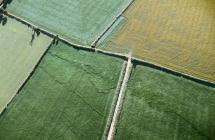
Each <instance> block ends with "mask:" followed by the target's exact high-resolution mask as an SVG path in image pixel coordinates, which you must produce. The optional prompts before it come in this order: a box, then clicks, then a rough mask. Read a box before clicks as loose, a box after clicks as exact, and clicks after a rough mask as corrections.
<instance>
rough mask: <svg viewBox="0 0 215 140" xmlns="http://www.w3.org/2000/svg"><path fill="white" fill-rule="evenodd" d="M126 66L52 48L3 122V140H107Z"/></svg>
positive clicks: (89, 54) (90, 54) (65, 48)
mask: <svg viewBox="0 0 215 140" xmlns="http://www.w3.org/2000/svg"><path fill="white" fill-rule="evenodd" d="M122 64H123V60H121V59H118V58H114V57H109V56H106V55H102V54H97V53H95V52H87V51H83V50H78V49H74V48H72V47H69V46H67V45H65V44H63V43H61V42H60V43H59V44H58V45H57V46H52V47H51V48H50V49H49V50H48V52H47V54H46V55H45V57H44V58H43V59H42V61H41V63H40V64H39V66H38V67H37V69H36V71H35V72H34V74H33V75H32V77H31V78H30V80H29V81H28V82H27V84H26V85H25V86H24V88H23V89H22V90H21V92H20V94H19V95H18V96H16V97H15V98H14V100H13V102H12V103H11V104H10V105H9V107H8V109H7V110H6V111H5V112H4V114H3V115H2V116H1V117H0V130H1V131H0V139H1V140H13V139H14V140H23V139H28V140H42V139H43V140H45V139H46V140H48V139H50V140H53V139H57V140H71V139H72V140H76V139H77V140H90V139H92V140H97V139H101V137H102V135H103V133H104V129H105V127H106V121H107V118H108V116H109V112H110V108H111V103H112V100H113V97H114V94H115V90H116V87H117V83H118V79H119V75H120V71H121V68H122Z"/></svg>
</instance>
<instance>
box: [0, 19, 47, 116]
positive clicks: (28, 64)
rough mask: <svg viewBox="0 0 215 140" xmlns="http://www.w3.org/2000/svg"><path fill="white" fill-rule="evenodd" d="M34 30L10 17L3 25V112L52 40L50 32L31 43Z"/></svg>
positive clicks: (0, 103) (0, 34)
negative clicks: (48, 34) (48, 35)
mask: <svg viewBox="0 0 215 140" xmlns="http://www.w3.org/2000/svg"><path fill="white" fill-rule="evenodd" d="M31 36H32V30H31V29H30V28H28V27H27V26H25V25H23V24H21V23H19V22H17V21H15V20H13V19H9V18H8V21H7V24H6V25H5V26H2V25H0V56H1V57H0V112H2V110H3V109H4V108H5V107H6V105H7V104H8V103H9V102H10V100H11V99H12V98H13V97H14V95H15V94H16V93H17V90H18V89H19V88H20V86H21V85H22V84H23V82H24V81H25V79H26V78H27V77H28V76H29V74H30V72H31V71H32V70H33V68H34V66H35V65H36V63H37V62H38V60H39V59H40V57H41V56H42V54H43V52H44V51H45V50H46V49H47V47H48V46H49V44H50V43H51V39H50V38H49V37H47V36H44V35H42V34H41V35H40V36H39V37H36V38H35V40H34V41H33V44H32V45H30V41H31Z"/></svg>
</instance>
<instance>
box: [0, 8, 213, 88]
mask: <svg viewBox="0 0 215 140" xmlns="http://www.w3.org/2000/svg"><path fill="white" fill-rule="evenodd" d="M0 10H1V11H3V12H2V13H3V14H4V15H5V16H8V17H10V18H12V19H16V20H17V21H19V22H21V23H23V24H25V25H27V26H28V27H30V28H32V29H34V28H35V29H38V30H39V31H40V32H41V33H43V34H45V35H47V36H49V37H51V38H54V39H56V38H57V39H58V40H60V41H62V42H63V43H65V44H67V45H69V46H71V47H73V48H77V49H82V50H86V51H90V52H98V53H101V54H105V55H109V56H113V57H117V58H121V59H124V60H127V59H128V56H127V55H126V54H123V53H116V52H112V51H105V50H102V49H99V48H93V47H90V46H83V45H78V44H74V43H72V42H70V41H68V40H66V39H64V38H62V37H58V35H57V34H54V33H52V32H49V31H47V30H45V29H41V28H39V27H38V26H36V25H34V24H33V23H31V22H29V21H26V20H24V19H22V18H20V17H18V16H15V15H13V14H11V13H8V12H7V11H5V10H4V9H2V8H0ZM131 60H132V61H133V62H136V63H137V64H141V65H145V66H148V67H151V68H154V69H157V70H162V71H164V72H166V73H169V74H172V75H175V76H178V77H183V78H185V79H188V80H191V81H194V82H196V83H199V84H202V85H205V86H209V87H214V88H215V83H214V82H211V81H208V80H206V79H202V78H198V77H195V76H192V75H189V74H185V73H183V72H179V71H177V70H173V69H171V68H167V67H165V66H162V65H159V64H155V63H153V62H150V61H146V60H143V59H139V58H136V57H133V56H131Z"/></svg>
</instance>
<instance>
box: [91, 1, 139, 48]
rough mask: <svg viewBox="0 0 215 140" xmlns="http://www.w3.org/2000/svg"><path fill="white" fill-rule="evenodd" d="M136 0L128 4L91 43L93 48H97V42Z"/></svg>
mask: <svg viewBox="0 0 215 140" xmlns="http://www.w3.org/2000/svg"><path fill="white" fill-rule="evenodd" d="M134 1H135V0H131V1H130V2H129V3H128V5H126V6H125V9H123V10H122V11H121V12H120V13H119V14H118V15H117V16H116V17H115V19H114V20H113V22H112V23H110V24H109V25H108V26H107V27H106V28H105V29H104V31H103V32H102V33H101V34H100V35H98V37H97V38H96V40H95V41H94V42H93V43H92V44H91V47H92V48H95V47H96V45H97V43H98V42H99V40H100V39H101V38H102V37H103V36H104V35H105V34H106V33H107V32H108V31H109V30H110V28H111V27H112V26H113V25H114V24H115V23H116V22H117V20H118V19H119V18H120V17H121V16H122V14H123V13H125V12H126V10H127V9H128V8H129V7H130V6H131V5H132V4H133V2H134Z"/></svg>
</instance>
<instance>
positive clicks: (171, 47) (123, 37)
mask: <svg viewBox="0 0 215 140" xmlns="http://www.w3.org/2000/svg"><path fill="white" fill-rule="evenodd" d="M123 16H124V17H125V18H126V19H127V20H126V21H127V22H126V23H125V25H124V26H123V27H122V28H121V29H120V30H119V31H118V32H116V33H114V35H113V36H112V37H111V39H110V40H109V41H108V42H107V43H106V46H105V47H104V49H107V50H114V51H118V52H124V51H126V52H127V51H128V50H131V51H132V53H133V55H134V57H136V58H139V59H143V60H145V61H149V62H151V63H154V64H158V65H161V66H163V67H167V68H169V69H173V70H176V71H178V72H182V73H185V74H189V75H192V76H194V77H197V78H200V79H204V80H207V81H210V82H215V1H214V0H136V1H135V2H134V3H133V5H132V6H131V7H130V8H129V9H128V10H127V12H126V13H125V14H124V15H123Z"/></svg>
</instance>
